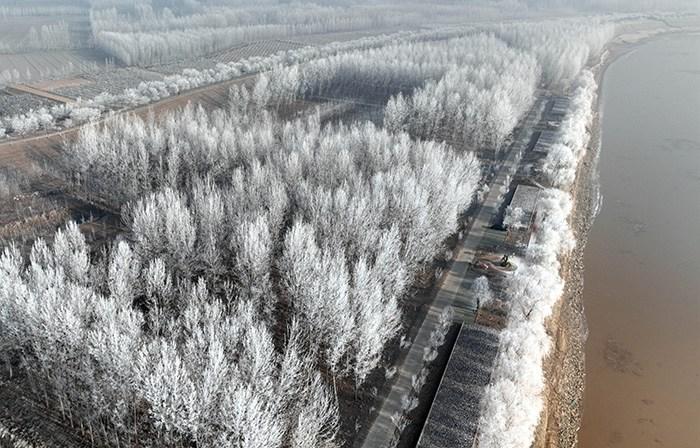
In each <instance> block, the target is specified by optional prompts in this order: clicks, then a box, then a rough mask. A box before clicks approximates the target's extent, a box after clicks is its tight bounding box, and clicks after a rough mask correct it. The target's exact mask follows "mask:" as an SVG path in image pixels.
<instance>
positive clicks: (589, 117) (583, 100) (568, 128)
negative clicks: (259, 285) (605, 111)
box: [542, 70, 597, 189]
mask: <svg viewBox="0 0 700 448" xmlns="http://www.w3.org/2000/svg"><path fill="white" fill-rule="evenodd" d="M576 84H577V85H576V87H575V90H574V92H573V95H572V96H571V104H570V109H569V112H568V114H567V116H566V118H565V119H564V120H563V121H562V123H561V126H560V128H559V130H558V135H557V139H556V141H555V143H554V144H553V145H552V147H551V148H549V152H548V153H547V157H546V159H545V160H544V162H543V164H542V173H543V174H544V176H545V179H546V181H547V182H548V183H549V185H552V186H554V187H556V188H563V189H569V188H571V186H572V185H573V182H574V180H575V179H576V167H577V166H578V160H579V159H580V158H581V157H582V155H583V153H584V152H585V150H586V146H587V145H588V141H589V139H590V132H589V128H590V125H591V122H592V121H593V113H594V110H593V107H592V104H593V103H594V102H595V98H596V89H597V84H596V82H595V78H594V77H593V73H591V72H590V71H589V70H584V71H583V72H582V74H581V75H580V76H579V78H578V81H577V83H576Z"/></svg>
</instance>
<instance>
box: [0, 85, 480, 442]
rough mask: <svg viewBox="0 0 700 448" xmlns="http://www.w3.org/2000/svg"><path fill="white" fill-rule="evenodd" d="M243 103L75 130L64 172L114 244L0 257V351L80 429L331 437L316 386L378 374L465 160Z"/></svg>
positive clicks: (235, 437) (441, 230) (117, 436)
mask: <svg viewBox="0 0 700 448" xmlns="http://www.w3.org/2000/svg"><path fill="white" fill-rule="evenodd" d="M255 98H256V95H255V93H253V94H248V93H247V91H245V89H243V90H237V91H234V92H233V96H232V104H231V107H230V110H228V111H215V112H213V113H211V114H208V113H206V112H204V111H203V110H202V109H201V108H194V107H191V106H190V107H187V108H186V109H185V110H183V111H181V112H179V113H177V114H169V115H167V116H165V117H161V118H160V119H158V120H156V119H153V118H151V119H148V120H145V121H144V120H141V119H139V118H137V117H132V116H124V117H120V118H114V119H112V120H108V121H107V122H106V123H104V124H102V125H91V126H86V127H84V128H83V129H81V132H80V137H79V139H78V141H77V142H76V143H75V144H71V145H68V146H67V148H66V161H65V162H66V166H67V167H69V172H70V176H71V178H73V179H74V180H75V182H76V185H77V186H78V187H79V188H81V189H83V191H85V192H86V193H88V194H90V195H91V196H93V197H94V198H96V199H99V200H102V201H104V202H107V203H109V204H110V205H111V206H113V207H123V217H124V221H125V223H126V226H127V228H128V232H127V234H126V239H125V240H123V241H119V242H115V243H114V244H113V246H112V248H111V249H110V251H109V253H108V254H106V255H105V256H104V257H91V256H90V255H89V254H88V250H87V247H86V244H85V241H84V239H83V238H82V236H81V235H80V233H79V231H78V229H77V227H76V226H75V225H69V226H68V228H67V229H66V230H63V231H60V232H59V233H58V234H57V235H56V237H55V241H54V243H53V245H51V246H50V245H48V244H46V243H44V242H42V241H38V242H37V243H36V244H35V247H34V248H33V250H32V253H31V256H30V258H29V260H28V263H29V264H28V266H26V267H25V263H27V261H26V260H23V259H22V258H21V257H20V256H19V253H18V251H17V250H16V249H14V248H8V249H7V250H6V251H5V253H4V255H3V257H2V259H1V261H0V276H2V279H0V280H1V281H0V284H2V286H0V302H1V303H0V308H1V309H2V312H0V319H2V320H1V321H0V329H1V330H0V331H2V334H0V336H1V339H2V340H3V341H7V347H5V348H6V349H5V350H3V353H5V354H8V353H9V354H21V356H22V357H23V359H25V361H24V363H23V367H24V369H25V370H26V371H27V372H28V373H29V374H30V376H31V378H32V379H33V384H34V385H35V386H34V387H35V389H36V390H35V392H36V393H37V394H41V395H45V396H46V399H47V400H49V401H52V400H55V401H56V402H57V403H58V405H57V406H58V407H59V408H60V409H61V410H62V411H63V412H65V413H66V414H67V415H70V416H71V418H76V419H78V420H80V421H82V422H83V423H84V424H86V425H87V426H88V427H89V428H90V432H91V434H93V433H94V434H95V437H99V438H101V439H104V440H106V441H109V443H116V440H121V441H122V442H123V441H128V440H129V439H133V438H139V440H140V441H141V443H144V444H147V445H148V444H151V445H156V446H158V444H162V443H167V444H175V445H178V444H186V443H189V442H195V443H196V444H197V446H222V445H223V446H259V447H275V446H294V447H331V446H335V443H336V442H335V436H336V431H337V426H338V410H337V403H336V398H335V395H334V393H333V388H332V387H331V386H329V385H330V384H331V383H333V384H334V383H335V381H336V380H337V379H346V380H350V382H351V383H354V384H356V385H361V384H362V383H363V382H364V381H365V380H366V378H367V376H368V375H369V374H370V372H372V371H373V370H374V369H376V368H377V367H379V366H381V358H382V355H383V350H384V347H385V345H386V344H387V342H389V341H391V340H392V339H394V338H396V337H397V336H398V335H399V333H400V331H401V327H402V303H403V299H404V297H405V295H406V293H407V291H408V288H409V286H410V285H411V284H412V282H413V280H414V278H415V277H416V276H417V275H418V274H419V273H420V272H421V271H422V269H423V268H424V267H425V266H426V264H427V263H430V262H431V261H432V259H433V257H434V256H435V255H436V254H439V253H441V252H442V251H443V249H442V244H443V241H444V240H445V238H446V237H447V236H449V235H450V234H451V233H453V232H454V231H455V230H456V228H457V219H458V216H459V214H460V213H461V212H463V211H464V210H465V209H466V208H468V207H469V205H470V203H471V200H472V197H473V193H474V191H475V190H476V187H477V183H478V181H479V179H480V177H481V170H480V166H479V163H478V162H477V161H476V158H475V157H474V156H473V155H472V154H469V153H458V152H455V151H454V150H452V149H450V148H449V147H447V146H446V145H445V144H439V143H435V142H430V141H415V140H411V139H410V138H409V137H408V136H407V135H406V134H400V133H399V134H395V133H390V132H387V131H385V130H382V129H379V128H376V127H375V126H374V125H372V124H370V123H366V124H356V125H352V126H343V125H336V126H327V127H323V128H322V127H321V126H320V123H319V120H318V117H317V116H312V117H310V118H309V119H308V120H306V121H295V122H284V121H281V120H280V119H279V118H277V117H276V116H275V115H273V114H270V113H269V112H267V111H266V110H265V108H264V106H265V104H264V103H263V102H260V101H256V100H255ZM46 291H49V292H50V293H47V292H46ZM46 294H50V297H51V300H48V299H46V298H44V296H45V295H46ZM49 319H52V321H51V322H50V323H48V322H47V321H48V320H49ZM57 344H60V346H57ZM52 352H53V353H54V356H49V354H50V353H52ZM59 365H62V368H60V369H59V368H57V366H59Z"/></svg>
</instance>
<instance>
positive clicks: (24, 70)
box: [0, 49, 105, 83]
mask: <svg viewBox="0 0 700 448" xmlns="http://www.w3.org/2000/svg"><path fill="white" fill-rule="evenodd" d="M104 65H105V54H104V53H102V52H101V51H99V50H94V49H82V50H61V51H35V52H31V53H21V54H3V55H0V73H2V72H4V71H9V72H14V71H15V70H16V72H17V74H18V75H19V79H13V82H23V83H31V82H34V81H42V80H45V79H48V78H65V77H69V76H75V75H80V74H82V73H90V72H94V71H96V70H99V69H100V68H101V67H104ZM0 82H2V80H1V79H0Z"/></svg>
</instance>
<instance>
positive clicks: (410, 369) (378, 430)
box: [361, 99, 544, 448]
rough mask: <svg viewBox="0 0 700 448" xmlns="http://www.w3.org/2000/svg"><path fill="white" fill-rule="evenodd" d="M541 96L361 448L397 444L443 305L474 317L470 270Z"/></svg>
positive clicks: (488, 236)
mask: <svg viewBox="0 0 700 448" xmlns="http://www.w3.org/2000/svg"><path fill="white" fill-rule="evenodd" d="M543 101H544V100H543V99H540V100H539V101H538V102H537V103H536V104H535V106H534V107H533V108H532V110H531V111H530V112H529V113H528V115H527V116H526V117H525V119H523V121H522V122H521V124H520V126H519V127H518V130H517V131H516V133H515V136H514V139H513V142H512V143H511V144H510V146H509V148H508V153H507V155H506V158H505V160H503V161H502V162H501V163H500V166H499V167H498V168H497V174H496V176H494V178H493V179H492V181H491V183H490V184H489V188H490V190H489V193H488V194H487V196H486V198H485V200H484V202H483V204H482V205H481V207H480V208H479V210H478V213H477V215H476V217H475V219H474V221H473V223H472V225H471V229H470V230H469V233H468V234H467V236H466V238H465V239H463V240H462V241H461V242H460V243H459V246H458V249H457V251H456V255H455V257H454V258H453V262H452V265H451V267H450V270H449V271H448V272H447V273H446V274H445V276H444V277H443V281H442V284H441V285H440V286H439V290H438V292H437V294H436V295H435V296H434V299H433V301H432V303H431V304H430V305H429V308H428V310H427V313H426V316H425V319H424V320H423V322H422V323H421V326H420V328H419V330H418V333H417V334H416V337H415V339H414V340H413V343H412V344H411V347H410V348H409V351H408V353H407V354H406V356H405V357H404V358H403V359H402V360H401V361H400V363H399V364H398V365H397V373H396V375H395V376H394V377H393V379H392V380H391V381H392V382H393V384H392V386H391V390H390V391H389V394H388V396H386V397H385V398H384V400H383V401H382V402H381V408H380V410H379V413H378V414H377V416H376V418H375V420H374V422H373V423H372V425H371V426H370V428H369V432H368V434H367V436H366V437H365V439H364V442H363V443H362V445H361V447H362V448H389V447H392V446H394V443H395V442H396V439H397V438H398V437H399V436H400V434H398V431H397V429H396V425H395V424H394V419H393V418H394V416H395V415H398V414H400V413H401V412H402V411H403V405H402V400H403V398H404V397H405V396H407V395H408V394H409V393H411V388H412V382H413V376H414V375H415V374H416V373H418V372H420V370H421V369H422V367H423V353H424V349H426V348H427V347H428V346H429V345H430V334H431V333H432V332H433V330H434V329H435V328H436V327H437V326H438V322H439V318H440V314H441V313H442V312H443V310H444V309H445V308H447V307H449V306H452V307H453V308H454V310H455V321H457V322H459V323H461V322H463V321H472V320H473V319H474V316H475V314H476V308H477V304H476V299H475V298H474V296H473V295H472V294H471V293H470V290H471V286H472V282H473V281H474V280H475V279H476V278H477V277H478V276H479V274H477V273H476V272H474V271H473V270H471V269H470V266H471V263H472V261H473V260H474V258H475V255H476V253H477V250H478V249H479V248H480V247H482V246H483V245H484V244H488V245H493V244H497V237H496V236H494V232H493V231H492V230H491V228H490V227H491V226H492V223H493V219H494V217H495V216H496V215H497V214H498V211H499V208H500V206H501V203H502V200H503V198H502V192H503V191H507V189H508V187H509V185H510V182H511V179H512V178H513V176H514V174H515V173H516V171H517V169H518V165H519V162H520V157H521V155H522V152H524V150H525V148H526V147H527V145H528V144H529V140H530V136H531V134H532V130H533V129H534V127H535V126H536V125H537V124H538V123H539V121H540V115H541V110H542V104H543Z"/></svg>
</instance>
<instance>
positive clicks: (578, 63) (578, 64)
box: [494, 19, 615, 87]
mask: <svg viewBox="0 0 700 448" xmlns="http://www.w3.org/2000/svg"><path fill="white" fill-rule="evenodd" d="M494 31H495V33H496V35H497V36H498V37H499V38H500V39H503V40H504V41H506V42H507V43H508V44H509V45H511V46H513V47H515V48H521V49H523V50H526V51H529V52H531V53H532V54H533V55H534V56H535V57H536V58H537V60H538V62H539V63H540V67H541V68H542V73H543V80H544V83H545V85H547V86H553V87H562V86H567V85H569V84H570V83H571V82H573V81H574V80H575V79H576V77H577V76H578V74H579V73H580V72H581V70H582V69H583V68H584V67H585V66H586V64H587V63H588V62H590V61H592V60H594V59H595V58H597V57H599V56H600V54H601V52H602V51H603V47H604V46H605V44H606V43H607V42H608V41H610V39H612V37H613V36H614V32H615V29H614V25H613V24H612V23H610V22H607V23H606V22H603V21H600V20H597V19H589V20H581V19H569V20H556V21H554V20H552V21H544V22H538V23H536V24H531V23H509V24H504V25H499V26H498V27H496V28H495V29H494Z"/></svg>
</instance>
